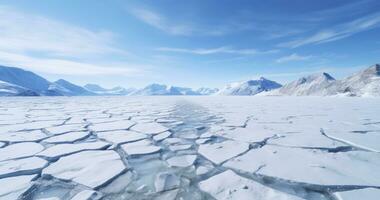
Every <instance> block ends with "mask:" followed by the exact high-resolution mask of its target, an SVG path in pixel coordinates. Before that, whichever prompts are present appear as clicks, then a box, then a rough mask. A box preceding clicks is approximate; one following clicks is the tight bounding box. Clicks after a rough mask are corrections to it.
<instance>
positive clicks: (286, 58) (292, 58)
mask: <svg viewBox="0 0 380 200" xmlns="http://www.w3.org/2000/svg"><path fill="white" fill-rule="evenodd" d="M310 58H312V56H301V55H298V54H296V53H293V54H290V55H288V56H284V57H281V58H279V59H277V60H276V62H277V63H285V62H292V61H304V60H309V59H310Z"/></svg>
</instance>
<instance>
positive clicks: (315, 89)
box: [260, 64, 380, 97]
mask: <svg viewBox="0 0 380 200" xmlns="http://www.w3.org/2000/svg"><path fill="white" fill-rule="evenodd" d="M336 95H338V96H358V97H361V96H380V65H379V64H375V65H373V66H371V67H369V68H367V69H364V70H362V71H360V72H358V73H355V74H353V75H351V76H349V77H347V78H344V79H342V80H336V79H335V78H333V77H332V76H331V75H329V74H327V73H320V74H313V75H310V76H307V77H302V78H300V79H298V80H296V81H293V82H291V83H288V84H285V85H284V86H283V87H281V88H278V89H276V90H272V91H268V92H264V93H261V94H260V96H336Z"/></svg>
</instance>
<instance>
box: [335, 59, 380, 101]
mask: <svg viewBox="0 0 380 200" xmlns="http://www.w3.org/2000/svg"><path fill="white" fill-rule="evenodd" d="M332 88H333V89H335V90H336V91H337V93H338V94H339V93H340V94H344V95H348V96H380V65H379V64H375V65H373V66H371V67H369V68H367V69H365V70H362V71H360V72H358V73H356V74H354V75H352V76H349V77H347V78H345V79H342V80H340V81H338V82H337V84H336V85H335V86H334V87H332Z"/></svg>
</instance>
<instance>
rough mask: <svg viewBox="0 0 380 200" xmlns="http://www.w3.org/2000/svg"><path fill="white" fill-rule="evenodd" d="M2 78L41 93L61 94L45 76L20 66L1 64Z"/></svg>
mask: <svg viewBox="0 0 380 200" xmlns="http://www.w3.org/2000/svg"><path fill="white" fill-rule="evenodd" d="M0 80H2V81H5V82H8V83H11V84H13V85H17V86H20V87H23V88H26V89H29V90H32V91H34V92H36V93H38V94H40V95H46V96H61V95H62V94H61V93H60V92H59V91H56V90H54V88H51V83H50V82H49V81H48V80H46V79H44V78H43V77H41V76H39V75H37V74H35V73H33V72H30V71H26V70H23V69H20V68H16V67H6V66H0Z"/></svg>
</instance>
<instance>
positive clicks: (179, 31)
mask: <svg viewBox="0 0 380 200" xmlns="http://www.w3.org/2000/svg"><path fill="white" fill-rule="evenodd" d="M129 11H130V13H131V14H132V15H134V16H135V17H136V18H137V19H139V20H141V21H143V22H144V23H146V24H148V25H150V26H153V27H155V28H157V29H160V30H162V31H164V32H167V33H170V34H173V35H191V34H193V33H194V32H195V28H194V27H192V26H190V25H178V24H173V23H170V22H169V21H168V20H167V18H165V17H164V16H162V15H160V14H158V13H156V12H154V11H151V10H148V9H142V8H134V9H130V10H129Z"/></svg>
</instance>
